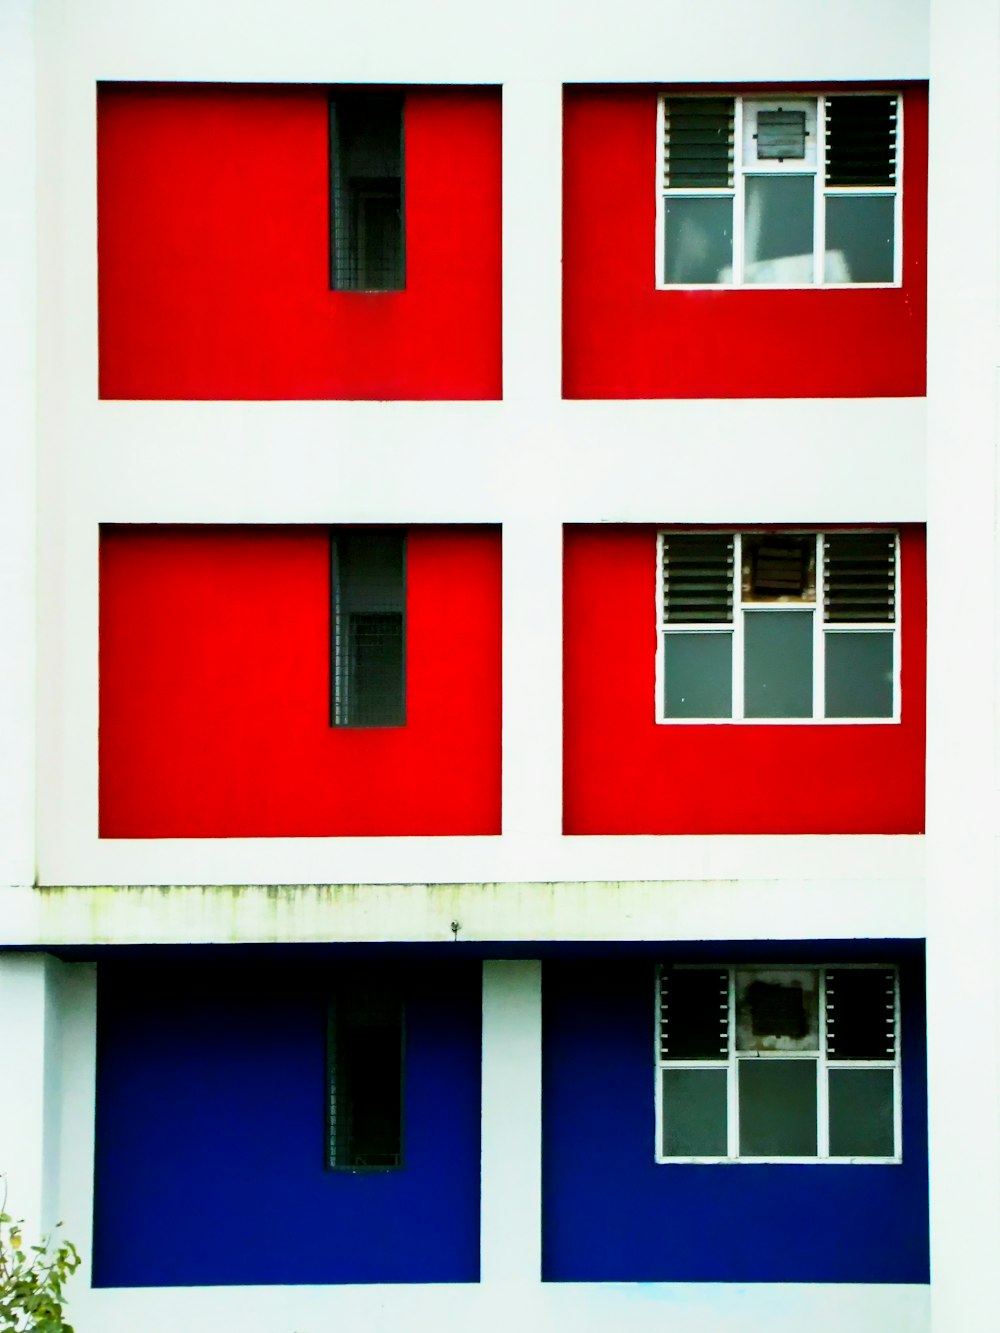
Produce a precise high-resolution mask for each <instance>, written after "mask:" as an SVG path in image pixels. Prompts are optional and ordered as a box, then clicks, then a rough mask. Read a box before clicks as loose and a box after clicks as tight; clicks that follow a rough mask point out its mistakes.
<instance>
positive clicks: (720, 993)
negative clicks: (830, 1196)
mask: <svg viewBox="0 0 1000 1333" xmlns="http://www.w3.org/2000/svg"><path fill="white" fill-rule="evenodd" d="M656 1010H657V1048H656V1061H655V1064H656V1123H657V1147H656V1157H657V1160H658V1161H660V1162H678V1161H699V1162H705V1161H717V1162H726V1161H774V1162H792V1161H799V1162H817V1161H826V1162H836V1161H839V1162H847V1161H865V1162H869V1161H870V1162H898V1161H899V1160H901V1157H902V1106H901V1097H902V1091H901V1071H900V1038H899V1033H900V1017H899V983H898V976H897V971H896V969H895V968H894V967H892V966H885V965H867V964H864V965H849V964H834V965H829V966H816V965H812V966H806V967H796V966H789V965H784V964H782V965H779V966H774V967H767V966H761V965H738V966H729V967H719V966H712V965H694V966H675V967H671V966H663V967H661V968H659V969H658V972H657V991H656Z"/></svg>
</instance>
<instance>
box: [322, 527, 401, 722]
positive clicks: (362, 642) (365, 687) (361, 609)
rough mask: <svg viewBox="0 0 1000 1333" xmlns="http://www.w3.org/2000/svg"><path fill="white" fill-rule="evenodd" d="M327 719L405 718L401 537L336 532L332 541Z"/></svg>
mask: <svg viewBox="0 0 1000 1333" xmlns="http://www.w3.org/2000/svg"><path fill="white" fill-rule="evenodd" d="M330 564H331V571H330V572H331V585H332V596H331V602H332V617H333V635H332V639H333V643H332V653H333V671H332V677H333V700H332V724H333V725H334V726H336V727H401V726H403V725H404V724H405V722H406V593H405V567H406V537H405V535H404V534H403V533H402V532H368V531H350V532H346V531H339V532H335V533H334V534H333V538H332V541H331V561H330Z"/></svg>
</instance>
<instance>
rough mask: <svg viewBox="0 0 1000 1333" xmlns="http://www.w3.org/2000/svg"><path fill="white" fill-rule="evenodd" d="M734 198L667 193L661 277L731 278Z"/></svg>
mask: <svg viewBox="0 0 1000 1333" xmlns="http://www.w3.org/2000/svg"><path fill="white" fill-rule="evenodd" d="M732 266H733V201H732V199H731V198H730V197H729V196H718V195H712V196H709V197H707V198H701V199H684V198H681V199H678V198H674V197H672V196H668V197H667V199H666V200H665V202H664V206H663V281H664V282H666V283H689V282H691V283H703V282H704V283H716V282H732V280H733V278H732Z"/></svg>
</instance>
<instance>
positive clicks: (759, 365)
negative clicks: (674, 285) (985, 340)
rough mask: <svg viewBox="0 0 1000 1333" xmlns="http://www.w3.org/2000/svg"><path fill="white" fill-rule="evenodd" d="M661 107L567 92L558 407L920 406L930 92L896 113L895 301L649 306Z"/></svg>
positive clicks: (700, 298)
mask: <svg viewBox="0 0 1000 1333" xmlns="http://www.w3.org/2000/svg"><path fill="white" fill-rule="evenodd" d="M738 91H743V90H738ZM799 91H808V90H807V89H802V87H801V86H799ZM814 91H823V90H822V89H815V90H814ZM656 99H657V92H656V90H655V89H651V88H623V87H615V88H601V89H597V88H590V87H586V88H580V87H578V88H570V89H567V91H566V96H565V105H564V138H563V154H564V157H563V329H564V334H563V393H564V395H565V397H567V398H812V397H819V398H841V397H843V398H850V397H900V396H904V397H905V396H920V395H922V394H923V393H924V392H925V385H926V340H927V339H926V334H927V290H926V255H927V92H926V88H925V87H923V86H915V87H908V88H907V89H906V91H905V93H904V99H903V121H904V135H905V145H904V153H903V157H904V180H903V237H904V246H903V285H902V287H899V288H880V289H876V288H872V289H867V290H866V289H861V288H857V289H854V290H848V289H843V288H842V289H821V290H814V291H808V290H805V291H803V290H798V291H774V290H771V291H763V290H755V289H750V288H742V289H740V290H735V291H734V290H723V289H720V290H718V291H681V290H678V291H657V290H656V286H655V225H656V190H655V187H656V159H657V146H656Z"/></svg>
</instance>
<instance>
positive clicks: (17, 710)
mask: <svg viewBox="0 0 1000 1333" xmlns="http://www.w3.org/2000/svg"><path fill="white" fill-rule="evenodd" d="M34 23H35V15H34V3H33V0H4V3H3V4H2V5H0V181H2V182H3V187H2V188H3V207H2V208H0V312H2V317H0V756H2V759H0V885H3V884H30V883H32V882H33V881H34V877H35V836H34V825H35V815H34V787H35V726H34V718H35V703H34V697H35V685H34V679H35V333H36V329H35V323H36V319H35V225H36V207H35V73H34V69H35V64H34V62H35V44H34ZM0 926H2V918H0ZM0 938H2V929H0Z"/></svg>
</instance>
